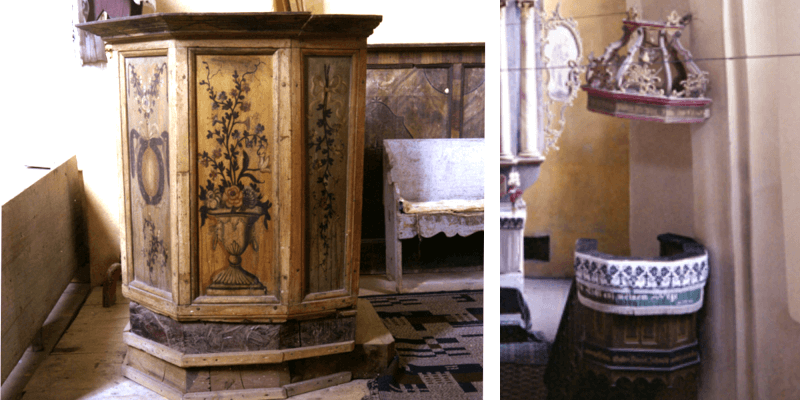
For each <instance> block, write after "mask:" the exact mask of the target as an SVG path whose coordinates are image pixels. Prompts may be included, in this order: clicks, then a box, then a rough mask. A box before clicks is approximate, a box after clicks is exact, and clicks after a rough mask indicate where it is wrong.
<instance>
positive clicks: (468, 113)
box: [461, 67, 486, 139]
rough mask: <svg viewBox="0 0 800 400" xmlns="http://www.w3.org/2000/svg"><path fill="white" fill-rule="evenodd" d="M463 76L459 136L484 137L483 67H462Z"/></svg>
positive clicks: (484, 95) (484, 97)
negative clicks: (462, 110) (462, 120)
mask: <svg viewBox="0 0 800 400" xmlns="http://www.w3.org/2000/svg"><path fill="white" fill-rule="evenodd" d="M464 76H465V79H464V117H463V118H464V122H463V124H462V127H461V137H462V138H474V139H479V138H482V137H484V115H483V110H484V102H485V100H486V94H485V93H486V90H485V88H486V85H484V76H485V74H484V68H483V67H468V68H464Z"/></svg>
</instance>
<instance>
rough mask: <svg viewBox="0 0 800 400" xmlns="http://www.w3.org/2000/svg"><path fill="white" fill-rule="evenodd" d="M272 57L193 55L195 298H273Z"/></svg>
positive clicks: (260, 55) (274, 287)
mask: <svg viewBox="0 0 800 400" xmlns="http://www.w3.org/2000/svg"><path fill="white" fill-rule="evenodd" d="M273 58H274V54H242V55H231V54H206V55H202V54H198V55H196V58H195V60H194V61H195V63H194V65H195V67H194V68H195V74H194V75H195V77H196V79H195V82H194V85H195V87H194V93H195V97H196V98H195V101H196V116H197V121H196V123H197V131H196V132H197V163H198V165H197V174H198V175H197V176H198V177H197V193H198V196H199V202H198V212H199V219H198V225H199V229H198V231H197V232H198V238H197V239H198V270H199V273H198V281H199V290H200V293H199V294H200V295H201V296H202V295H207V296H265V295H267V296H269V295H272V296H277V295H278V284H279V282H278V280H277V276H278V274H277V268H278V263H277V262H276V260H275V255H276V253H275V240H276V237H275V227H274V221H273V220H272V215H273V214H274V212H275V211H274V209H273V201H275V198H276V196H275V190H274V188H275V183H274V179H273V177H274V176H275V175H274V169H273V164H272V161H271V160H274V159H275V157H274V153H273V152H274V149H275V140H274V138H275V136H274V133H275V127H274V121H275V116H274V109H275V104H274V103H275V97H274V96H275V88H274V87H273V84H274V80H273V75H274V71H273V66H274V60H273Z"/></svg>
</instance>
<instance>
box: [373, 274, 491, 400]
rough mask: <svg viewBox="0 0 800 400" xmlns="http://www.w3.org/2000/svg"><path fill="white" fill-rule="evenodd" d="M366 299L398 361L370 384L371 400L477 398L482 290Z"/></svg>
mask: <svg viewBox="0 0 800 400" xmlns="http://www.w3.org/2000/svg"><path fill="white" fill-rule="evenodd" d="M366 299H368V300H369V301H370V302H371V303H372V306H373V307H375V311H377V312H378V316H380V317H381V319H382V320H383V323H384V325H386V328H387V329H389V331H390V332H391V333H392V336H394V340H395V348H396V349H397V353H398V356H399V368H398V372H397V373H396V374H394V375H393V376H392V375H387V376H382V377H380V378H378V379H376V380H374V381H372V382H370V384H369V386H370V393H371V395H370V397H371V400H379V399H380V400H393V399H424V400H428V399H430V400H433V399H447V400H456V399H482V398H483V291H480V290H477V291H461V292H442V293H413V294H402V295H387V296H369V297H366Z"/></svg>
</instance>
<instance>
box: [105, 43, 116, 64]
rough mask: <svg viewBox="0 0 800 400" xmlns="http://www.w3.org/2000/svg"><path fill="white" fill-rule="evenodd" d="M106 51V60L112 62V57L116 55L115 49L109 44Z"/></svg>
mask: <svg viewBox="0 0 800 400" xmlns="http://www.w3.org/2000/svg"><path fill="white" fill-rule="evenodd" d="M105 50H106V58H107V59H109V60H110V59H111V56H112V55H114V48H113V47H111V45H110V44H107V45H106V47H105Z"/></svg>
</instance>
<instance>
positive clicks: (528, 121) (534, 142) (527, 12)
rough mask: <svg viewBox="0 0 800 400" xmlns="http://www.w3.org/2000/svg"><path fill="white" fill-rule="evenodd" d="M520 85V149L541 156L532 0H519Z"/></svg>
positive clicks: (521, 155) (526, 156)
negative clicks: (520, 30)
mask: <svg viewBox="0 0 800 400" xmlns="http://www.w3.org/2000/svg"><path fill="white" fill-rule="evenodd" d="M519 8H520V24H521V25H522V41H521V46H520V47H521V50H522V54H521V56H520V58H521V61H522V87H523V88H524V89H523V90H522V93H521V98H520V103H521V104H520V109H521V110H522V112H521V113H520V124H519V125H520V139H519V140H520V151H519V156H520V157H524V158H533V159H544V157H543V156H542V153H541V152H539V98H538V90H537V89H538V87H537V86H538V79H537V75H538V74H537V70H536V47H537V43H536V6H535V1H534V0H521V1H520V2H519Z"/></svg>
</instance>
